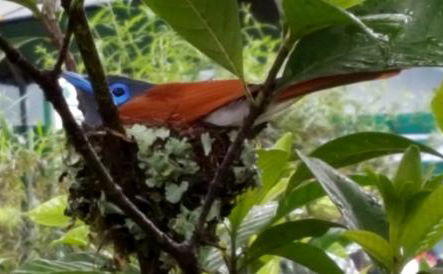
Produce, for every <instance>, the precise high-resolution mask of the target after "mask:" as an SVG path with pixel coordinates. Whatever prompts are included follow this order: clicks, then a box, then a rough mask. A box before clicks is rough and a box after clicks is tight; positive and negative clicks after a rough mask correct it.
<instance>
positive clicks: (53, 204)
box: [27, 195, 71, 227]
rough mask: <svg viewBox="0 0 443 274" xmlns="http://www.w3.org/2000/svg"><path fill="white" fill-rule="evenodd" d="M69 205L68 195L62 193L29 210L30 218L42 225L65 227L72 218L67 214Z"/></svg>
mask: <svg viewBox="0 0 443 274" xmlns="http://www.w3.org/2000/svg"><path fill="white" fill-rule="evenodd" d="M66 206H67V196H66V195H61V196H57V197H54V198H52V199H51V200H49V201H47V202H44V203H42V204H40V205H39V206H37V207H36V208H34V209H32V210H31V211H29V212H28V213H27V214H28V216H29V218H30V219H31V220H32V221H34V222H36V223H37V224H40V225H46V226H55V227H65V226H67V225H68V224H69V222H70V220H71V218H69V217H67V216H65V214H64V212H65V209H66Z"/></svg>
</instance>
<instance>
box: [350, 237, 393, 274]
mask: <svg viewBox="0 0 443 274" xmlns="http://www.w3.org/2000/svg"><path fill="white" fill-rule="evenodd" d="M344 236H345V237H347V238H348V239H350V240H351V241H354V242H356V243H358V244H359V245H361V246H362V247H363V249H364V250H365V251H366V252H367V253H368V254H369V255H371V256H372V257H374V258H375V259H376V260H377V261H379V262H380V263H382V264H383V265H384V266H385V267H386V268H387V269H392V267H393V265H394V251H393V250H392V248H391V246H390V245H389V243H388V242H387V241H386V240H385V239H383V238H382V237H381V236H380V235H377V234H375V233H373V232H370V231H363V230H350V231H346V232H345V233H344Z"/></svg>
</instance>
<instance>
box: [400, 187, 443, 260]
mask: <svg viewBox="0 0 443 274" xmlns="http://www.w3.org/2000/svg"><path fill="white" fill-rule="evenodd" d="M442 238H443V186H439V187H438V188H436V190H434V191H433V192H432V193H431V194H429V195H428V196H427V197H426V198H425V199H424V200H423V201H422V202H421V203H419V204H418V206H417V208H416V209H414V210H413V212H412V213H411V215H410V216H408V217H407V221H406V222H405V224H404V230H403V234H402V238H401V244H402V246H403V249H404V254H405V257H406V258H412V257H413V256H415V255H417V254H418V253H420V252H423V251H425V250H427V249H429V248H431V247H432V246H434V245H435V244H436V243H437V242H438V241H439V240H441V239H442Z"/></svg>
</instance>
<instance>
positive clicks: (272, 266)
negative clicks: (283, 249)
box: [257, 258, 280, 274]
mask: <svg viewBox="0 0 443 274" xmlns="http://www.w3.org/2000/svg"><path fill="white" fill-rule="evenodd" d="M279 273H280V258H273V259H271V260H269V261H268V262H267V263H266V264H265V265H264V266H263V267H262V268H260V270H259V271H257V274H279Z"/></svg>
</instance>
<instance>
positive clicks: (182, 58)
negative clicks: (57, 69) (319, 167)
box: [0, 0, 396, 273]
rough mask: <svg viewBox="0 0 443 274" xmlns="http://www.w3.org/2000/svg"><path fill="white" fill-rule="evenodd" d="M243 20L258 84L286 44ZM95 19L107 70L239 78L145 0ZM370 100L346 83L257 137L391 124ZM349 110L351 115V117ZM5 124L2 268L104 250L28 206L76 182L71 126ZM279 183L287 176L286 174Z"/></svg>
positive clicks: (305, 143)
mask: <svg viewBox="0 0 443 274" xmlns="http://www.w3.org/2000/svg"><path fill="white" fill-rule="evenodd" d="M242 23H243V30H242V34H243V40H244V66H245V76H246V79H247V80H248V81H249V82H252V83H258V82H261V81H263V79H264V77H265V75H266V73H267V71H268V69H269V67H270V65H271V64H272V62H273V60H274V58H275V51H276V49H277V47H278V46H279V45H280V43H281V38H280V37H279V36H278V35H279V30H278V29H277V27H276V26H274V25H268V24H265V23H260V22H258V21H257V20H255V19H254V18H253V17H252V15H251V14H250V13H249V11H248V7H246V6H245V7H244V8H243V9H242ZM90 24H91V25H92V28H93V33H94V36H95V38H96V45H97V47H98V50H99V52H100V53H101V58H102V62H103V65H104V67H105V68H106V71H107V73H108V74H111V75H112V74H123V75H127V76H130V77H132V78H136V79H143V80H147V81H151V82H154V83H157V82H158V83H160V82H171V81H193V80H206V79H215V78H216V79H221V78H232V77H233V76H232V75H231V74H230V73H229V72H227V71H226V70H225V69H222V68H221V67H220V66H218V65H216V64H215V63H213V62H212V61H210V60H209V59H208V58H207V57H206V56H204V55H203V54H201V53H200V52H199V51H198V50H196V49H195V48H193V47H192V46H191V45H189V43H187V42H186V41H185V40H183V39H182V38H181V37H179V36H178V35H177V34H176V33H175V32H174V31H173V30H172V29H171V28H170V27H169V26H168V25H166V24H165V23H164V22H163V21H161V20H160V19H159V18H158V17H156V15H155V14H154V13H153V12H152V11H151V10H150V9H149V8H147V7H146V6H144V5H141V6H137V7H134V6H133V5H131V4H128V2H126V1H123V0H118V1H113V2H112V4H105V5H104V8H102V9H100V10H98V11H97V12H96V13H95V14H94V15H93V16H91V17H90ZM35 52H36V53H37V54H38V55H39V56H40V58H39V63H40V64H41V65H43V66H44V67H49V66H51V65H53V64H54V61H55V56H56V52H54V51H51V50H50V49H48V48H47V47H46V46H43V45H41V46H36V48H35ZM74 52H75V51H74ZM74 56H75V59H76V61H77V64H78V65H79V71H80V72H83V71H84V68H83V66H82V62H81V59H80V56H79V55H77V54H75V55H74ZM372 92H373V93H375V94H377V92H378V93H380V94H381V93H382V91H377V90H374V91H372ZM374 98H377V96H375V97H374ZM374 100H377V99H374ZM368 105H376V102H372V104H370V103H368V102H358V101H355V100H352V99H350V98H349V97H345V96H343V93H342V92H341V88H337V89H334V90H330V91H327V92H323V93H321V95H319V94H314V95H312V96H308V97H306V98H303V99H302V100H301V101H300V102H298V103H297V104H296V105H294V106H293V107H291V108H290V110H289V111H286V112H285V113H284V114H282V115H280V116H276V119H275V120H274V121H273V122H271V123H270V125H269V126H268V127H267V128H266V129H265V130H264V131H263V132H262V133H261V135H260V138H259V139H258V142H257V144H256V145H257V147H269V146H271V145H272V144H274V143H275V141H276V140H277V139H278V138H279V137H280V136H282V135H283V133H285V132H291V133H292V135H291V138H293V141H294V144H295V147H296V148H297V149H301V150H302V151H304V152H306V153H307V152H310V151H312V150H313V149H314V148H315V147H318V146H319V145H321V144H323V143H325V142H326V141H328V140H331V139H333V138H336V137H338V136H342V135H346V134H350V133H354V132H360V131H367V130H377V131H389V129H388V128H387V127H386V126H385V125H383V124H380V123H376V122H375V121H374V120H365V122H362V120H361V119H360V117H359V115H357V114H358V113H361V112H362V109H364V108H367V107H368ZM350 108H351V109H352V111H351V112H349V109H350ZM393 109H394V108H393ZM344 113H348V114H349V115H345V116H346V117H344V115H343V114H344ZM0 130H1V135H0V174H1V176H0V272H4V273H10V272H11V271H12V270H13V269H15V268H16V267H17V266H18V265H20V264H22V263H24V262H26V261H28V260H30V259H35V258H46V259H63V258H65V259H66V258H69V256H71V255H70V254H72V253H73V252H82V251H91V249H92V250H93V252H95V251H96V250H97V249H98V247H97V246H92V245H91V244H89V245H79V246H75V245H74V246H73V245H63V244H53V245H51V246H48V243H50V242H52V241H53V240H56V239H58V238H60V236H62V235H64V232H66V226H65V225H62V226H58V227H46V226H40V225H36V224H34V223H33V222H30V220H29V218H28V216H27V214H26V213H27V212H28V211H30V210H31V209H32V208H34V207H36V206H37V205H39V204H41V203H42V202H45V201H48V200H50V199H51V198H53V197H57V196H59V195H61V194H63V193H66V186H67V184H65V183H63V181H64V180H69V178H67V177H64V176H63V166H64V164H65V162H66V159H65V157H66V151H65V150H66V147H65V143H66V140H65V139H64V138H65V137H64V135H63V133H62V132H59V131H56V130H54V129H45V128H43V127H38V128H37V129H35V130H32V131H28V132H26V133H21V134H17V133H16V132H13V130H12V129H11V128H10V127H9V126H8V124H7V123H6V122H5V121H4V120H1V127H0ZM395 167H396V164H395V165H394V164H392V161H388V160H374V161H370V162H366V163H364V164H361V165H356V166H353V167H352V168H349V169H348V170H345V171H347V172H348V173H351V172H352V173H356V172H358V171H368V170H373V169H375V168H381V170H382V171H383V172H386V173H392V172H393V169H394V168H395ZM379 170H380V169H379ZM280 183H281V184H284V182H283V181H282V182H280ZM286 183H287V182H286ZM264 212H265V211H264ZM294 214H295V215H296V216H298V217H307V216H309V217H318V218H322V219H328V220H338V219H339V216H340V215H339V212H338V210H337V209H336V208H335V207H334V205H333V203H331V201H330V200H329V199H327V198H322V199H319V200H316V201H313V202H309V203H307V204H306V205H304V206H302V207H301V208H300V209H298V210H297V212H294ZM83 237H84V236H83ZM328 237H330V238H327V237H325V238H323V239H321V240H317V242H315V241H313V242H314V243H315V244H316V245H317V246H318V247H322V248H325V249H326V248H328V250H329V251H330V252H331V253H334V254H335V256H337V258H339V257H344V254H345V253H346V251H345V249H344V247H343V246H345V245H343V246H341V245H339V244H338V243H337V242H336V243H334V244H332V243H333V242H334V240H331V239H336V237H335V238H334V234H333V233H331V234H329V235H328ZM100 256H102V257H103V258H104V260H108V259H110V258H111V256H110V254H109V253H108V252H107V250H106V249H104V250H101V251H100ZM86 257H87V256H86ZM86 257H82V258H83V259H84V260H83V262H85V261H88V262H93V260H91V258H89V257H88V258H86ZM85 258H86V259H85ZM70 260H71V262H72V261H75V260H74V259H72V258H70ZM96 260H98V259H96ZM41 263H44V262H41ZM103 264H104V263H103ZM279 265H280V260H270V261H267V262H266V264H265V266H264V268H262V269H261V272H258V273H271V272H266V271H267V270H269V269H275V267H276V266H277V267H279ZM261 266H263V265H261ZM285 269H286V273H301V272H300V271H302V270H300V266H298V265H293V264H292V263H289V261H288V262H287V263H286V264H285V265H284V266H283V270H282V271H285ZM269 271H271V270H269ZM303 271H306V270H305V269H304V270H303ZM30 273H31V272H30ZM99 273H102V272H99Z"/></svg>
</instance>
